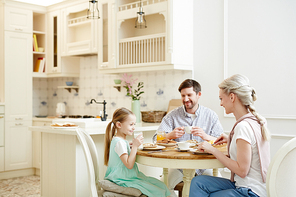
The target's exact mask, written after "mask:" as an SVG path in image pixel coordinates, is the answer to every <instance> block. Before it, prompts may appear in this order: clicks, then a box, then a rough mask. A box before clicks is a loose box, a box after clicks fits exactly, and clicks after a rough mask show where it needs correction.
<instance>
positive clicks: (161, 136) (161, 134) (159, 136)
mask: <svg viewBox="0 0 296 197" xmlns="http://www.w3.org/2000/svg"><path fill="white" fill-rule="evenodd" d="M164 139H165V132H164V131H157V136H156V140H157V141H159V140H164Z"/></svg>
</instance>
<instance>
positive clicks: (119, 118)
mask: <svg viewBox="0 0 296 197" xmlns="http://www.w3.org/2000/svg"><path fill="white" fill-rule="evenodd" d="M131 114H132V115H133V114H134V113H133V112H132V111H130V110H128V109H126V108H124V107H122V108H119V109H117V110H115V112H114V113H113V117H112V121H111V122H110V123H109V124H108V125H107V128H106V133H105V154H104V164H105V165H106V166H108V162H109V151H110V144H111V141H112V138H113V136H114V135H115V133H116V130H117V128H116V123H117V122H121V123H122V122H124V121H125V120H126V119H127V117H128V115H131Z"/></svg>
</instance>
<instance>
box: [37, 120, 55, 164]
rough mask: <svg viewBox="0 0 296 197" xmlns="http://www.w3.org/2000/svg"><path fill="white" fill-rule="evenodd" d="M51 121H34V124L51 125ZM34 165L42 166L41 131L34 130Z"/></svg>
mask: <svg viewBox="0 0 296 197" xmlns="http://www.w3.org/2000/svg"><path fill="white" fill-rule="evenodd" d="M51 123H52V122H51V121H33V126H50V125H51ZM32 136H33V167H34V168H38V169H40V167H41V133H40V132H36V131H33V132H32Z"/></svg>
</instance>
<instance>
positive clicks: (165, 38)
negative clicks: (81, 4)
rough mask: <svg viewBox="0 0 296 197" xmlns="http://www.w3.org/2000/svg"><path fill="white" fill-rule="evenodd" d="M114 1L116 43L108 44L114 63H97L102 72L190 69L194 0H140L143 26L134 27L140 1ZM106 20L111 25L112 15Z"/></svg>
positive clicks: (191, 62) (191, 66)
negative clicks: (112, 51) (144, 24)
mask: <svg viewBox="0 0 296 197" xmlns="http://www.w3.org/2000/svg"><path fill="white" fill-rule="evenodd" d="M117 3H118V5H116V6H114V7H115V9H117V10H116V11H115V15H112V17H115V18H116V20H115V31H113V32H116V36H115V39H114V42H115V45H114V46H113V45H112V44H111V46H110V47H111V48H112V47H113V48H114V49H115V51H116V53H115V57H116V60H115V61H114V62H112V63H114V64H115V65H114V66H112V65H109V66H104V64H103V66H102V64H101V65H100V64H99V69H101V72H102V73H122V72H139V71H156V70H170V69H177V70H189V71H191V70H193V0H188V1H173V0H157V1H151V0H143V1H142V3H143V11H144V12H145V16H146V21H147V23H146V24H147V28H145V29H136V28H135V21H136V16H137V12H138V11H139V7H140V1H137V0H132V1H128V2H127V1H117ZM103 5H104V4H103ZM112 8H113V5H112ZM103 12H104V9H103ZM108 22H109V23H110V24H109V25H111V26H112V25H113V24H112V23H113V20H112V18H111V19H110V18H109V17H108ZM103 27H104V26H103ZM108 35H110V33H109V34H108ZM111 50H112V49H111ZM109 61H110V60H109ZM109 64H110V63H109Z"/></svg>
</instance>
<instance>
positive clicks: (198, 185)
mask: <svg viewBox="0 0 296 197" xmlns="http://www.w3.org/2000/svg"><path fill="white" fill-rule="evenodd" d="M219 88H220V91H219V98H220V105H221V106H223V107H224V108H225V112H226V114H230V113H232V114H233V115H234V117H235V119H236V123H235V125H234V126H233V128H232V131H231V132H230V135H229V136H226V135H225V134H222V135H221V136H220V137H219V138H217V140H216V141H215V143H217V144H222V143H225V142H227V143H228V144H227V145H228V154H229V156H230V158H229V157H227V156H226V155H224V154H223V153H221V152H220V151H218V150H217V149H216V148H214V147H213V146H211V145H210V144H209V143H205V142H203V143H202V144H201V145H200V146H199V149H200V150H205V151H207V152H209V153H212V154H213V155H214V156H215V157H216V158H217V159H218V160H219V161H220V162H221V163H222V164H223V165H225V166H226V167H227V168H229V169H230V170H231V179H230V180H229V179H224V178H219V177H211V176H198V177H195V178H193V179H192V181H191V186H190V194H189V196H190V197H194V196H255V197H256V196H267V193H266V185H265V182H266V173H267V169H268V166H269V161H270V159H269V142H268V141H269V138H270V137H269V132H268V130H267V127H266V120H265V119H264V118H263V117H261V116H260V115H259V114H258V113H257V111H256V110H255V107H254V105H253V104H254V101H256V99H257V96H256V92H255V90H254V88H253V87H251V86H250V85H249V80H248V78H246V77H245V76H243V75H233V76H232V77H230V78H228V79H225V80H224V81H223V82H222V83H221V84H220V85H219Z"/></svg>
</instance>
